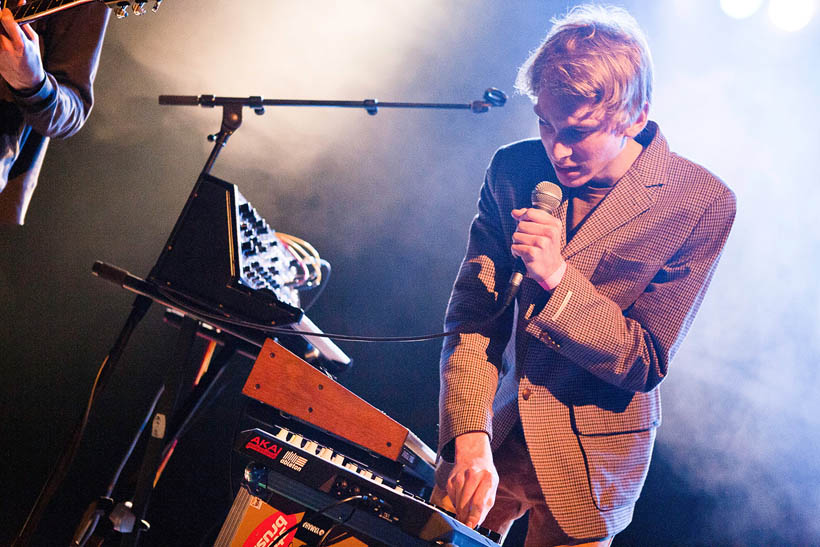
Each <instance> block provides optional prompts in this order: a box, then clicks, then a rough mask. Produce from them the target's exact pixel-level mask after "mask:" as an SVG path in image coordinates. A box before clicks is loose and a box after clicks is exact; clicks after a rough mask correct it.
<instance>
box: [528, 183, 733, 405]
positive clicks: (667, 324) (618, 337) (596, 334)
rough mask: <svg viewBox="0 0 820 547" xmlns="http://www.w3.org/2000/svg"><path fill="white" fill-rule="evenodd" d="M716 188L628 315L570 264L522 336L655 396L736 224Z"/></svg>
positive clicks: (726, 198)
mask: <svg viewBox="0 0 820 547" xmlns="http://www.w3.org/2000/svg"><path fill="white" fill-rule="evenodd" d="M721 188H722V190H723V191H722V192H720V193H719V194H718V195H717V196H716V197H715V198H714V199H713V200H712V201H711V202H710V203H709V204H708V205H707V206H706V207H705V208H704V210H703V212H702V214H701V215H700V217H699V218H698V219H697V221H696V222H695V224H694V226H693V227H692V228H691V232H690V233H689V235H688V237H686V239H685V241H684V243H683V245H682V246H680V248H679V249H678V250H677V252H675V253H674V255H673V256H671V258H670V259H669V260H667V261H666V262H665V263H664V264H662V265H661V266H660V268H659V269H658V270H657V272H656V273H655V274H654V276H653V277H652V279H651V281H650V282H649V284H648V285H647V286H646V288H645V289H644V290H643V292H642V293H641V294H640V295H639V296H638V297H637V299H636V300H635V301H634V303H633V304H632V305H631V306H629V307H628V308H627V309H626V310H622V309H621V307H620V306H619V305H618V304H616V303H615V302H614V301H613V300H611V299H609V298H607V297H606V296H604V295H602V294H600V293H599V292H598V290H597V289H596V287H595V285H594V284H593V282H591V281H590V280H589V279H587V278H586V277H584V276H583V275H582V274H581V273H579V272H578V270H577V269H575V268H573V267H572V266H571V265H570V266H568V268H567V272H566V274H565V275H564V278H563V280H562V281H561V283H560V284H559V285H558V286H557V287H556V288H555V290H554V291H553V292H552V295H551V296H550V297H549V299H548V301H547V302H546V305H545V306H544V307H543V309H540V310H539V311H538V312H537V313H535V314H534V315H533V316H532V317H526V318H525V319H529V321H528V322H527V323H526V325H525V331H526V332H527V333H529V334H531V335H533V336H535V337H536V338H538V339H539V340H541V341H543V342H544V343H546V344H547V345H548V346H549V347H550V348H551V349H552V350H553V351H555V352H557V353H558V354H560V355H562V356H564V357H566V358H567V359H569V360H570V361H572V362H573V363H575V364H577V365H579V366H581V367H583V368H584V369H586V370H587V371H589V372H591V373H592V374H594V375H595V376H597V377H599V378H601V379H602V380H604V381H606V382H607V383H609V384H612V385H615V386H617V387H620V388H622V389H625V390H628V391H633V392H645V391H650V390H652V389H653V388H654V387H655V386H657V385H658V384H659V383H660V382H661V380H663V378H664V377H665V376H666V373H667V368H668V365H669V361H670V360H671V359H672V357H673V356H674V354H675V352H676V351H677V349H678V347H679V346H680V344H681V342H682V341H683V339H684V337H685V335H686V333H687V331H688V329H689V327H690V325H691V324H692V321H693V319H694V317H695V314H696V312H697V310H698V308H699V307H700V304H701V302H702V300H703V297H704V294H705V292H706V289H707V287H708V286H709V282H710V280H711V277H712V275H713V273H714V271H715V268H716V266H717V262H718V259H719V257H720V254H721V251H722V249H723V245H724V243H725V242H726V239H727V237H728V235H729V231H730V229H731V226H732V223H733V221H734V216H735V208H736V205H735V196H734V194H733V193H732V192H731V190H729V189H728V188H726V187H725V186H723V185H722V184H721ZM624 264H627V262H626V261H624ZM631 273H632V272H630V271H629V269H628V268H625V269H624V271H622V272H621V275H622V276H624V278H625V279H626V278H628V277H629V276H630V274H631ZM625 282H627V281H625Z"/></svg>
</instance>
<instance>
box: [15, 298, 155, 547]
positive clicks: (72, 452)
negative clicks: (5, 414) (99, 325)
mask: <svg viewBox="0 0 820 547" xmlns="http://www.w3.org/2000/svg"><path fill="white" fill-rule="evenodd" d="M150 306H151V299H150V298H148V297H147V296H142V295H139V296H137V298H136V299H134V304H133V305H132V308H131V313H130V314H129V315H128V318H127V319H126V320H125V324H124V325H123V327H122V330H121V331H120V334H119V336H118V337H117V340H116V341H115V342H114V345H113V346H112V347H111V350H110V351H109V352H108V355H106V356H105V359H103V361H102V363H101V364H100V367H99V369H98V370H97V376H96V377H95V378H94V383H93V384H92V386H91V393H90V394H89V396H88V402H87V403H86V407H85V411H84V412H83V414H82V416H81V417H80V419H79V421H78V422H77V425H76V426H75V427H74V431H73V432H72V434H71V438H70V440H69V442H68V444H67V445H66V447H65V449H63V451H62V452H61V453H60V458H59V459H58V460H57V463H56V464H55V465H54V467H53V468H52V471H51V474H50V475H49V476H48V479H46V483H45V484H44V485H43V488H42V490H40V494H39V495H38V496H37V500H36V501H35V502H34V506H33V507H32V509H31V511H30V512H29V514H28V517H27V518H26V522H25V523H24V524H23V528H22V529H21V530H20V532H19V533H18V534H17V538H15V540H14V543H13V544H12V545H13V546H14V547H24V546H26V545H28V544H29V543H30V542H31V538H32V536H33V535H34V532H35V531H36V530H37V526H38V525H39V523H40V519H42V517H43V513H44V512H45V510H46V508H47V507H48V504H49V503H50V502H51V498H52V497H54V494H55V493H56V492H57V489H58V488H59V487H60V485H61V484H62V482H63V481H64V480H65V477H66V475H67V474H68V470H69V468H70V467H71V464H72V463H73V461H74V458H75V457H76V456H77V451H78V450H79V448H80V442H81V441H82V439H83V436H84V435H85V428H86V426H87V425H88V418H89V416H90V415H91V409H92V407H93V406H94V402H95V401H96V399H97V397H98V396H99V394H100V393H101V392H102V390H103V388H104V387H105V384H106V383H107V380H108V378H109V377H110V376H111V373H112V370H113V368H114V366H115V365H116V364H117V362H118V361H119V360H120V357H121V356H122V354H123V352H124V351H125V346H126V345H127V344H128V340H129V338H131V334H132V333H133V332H134V329H135V328H136V326H137V324H138V323H139V322H140V321H141V320H142V318H143V317H144V316H145V314H146V312H147V311H148V308H149V307H150Z"/></svg>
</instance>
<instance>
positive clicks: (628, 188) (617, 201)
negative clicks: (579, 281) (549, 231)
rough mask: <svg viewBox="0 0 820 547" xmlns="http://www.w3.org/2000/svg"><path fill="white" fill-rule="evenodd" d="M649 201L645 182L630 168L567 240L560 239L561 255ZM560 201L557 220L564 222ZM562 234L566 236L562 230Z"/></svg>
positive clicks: (601, 234)
mask: <svg viewBox="0 0 820 547" xmlns="http://www.w3.org/2000/svg"><path fill="white" fill-rule="evenodd" d="M651 204H652V196H651V195H650V192H649V191H648V190H647V189H646V185H645V182H643V181H642V180H641V177H640V176H639V175H638V174H637V173H636V172H635V171H634V170H632V169H630V170H629V171H627V172H626V174H625V175H624V176H623V178H622V179H621V180H620V181H618V184H616V185H615V187H614V188H613V189H612V190H610V192H609V194H607V196H606V197H605V198H604V199H603V201H601V203H600V204H598V207H596V208H595V210H593V211H592V213H591V214H590V215H589V217H588V218H587V219H586V220H585V221H584V223H583V224H581V227H580V228H578V231H577V232H576V233H575V235H574V236H573V238H572V240H570V242H569V244H567V243H566V242H564V245H565V246H564V247H563V251H562V254H563V256H564V258H569V257H571V256H572V255H574V254H576V253H578V252H579V251H581V250H583V249H585V248H586V247H588V246H589V245H591V244H592V243H594V242H595V241H597V240H598V239H601V238H602V237H604V236H605V235H607V234H608V233H610V232H612V231H613V230H615V229H616V228H618V227H619V226H622V225H623V224H626V223H627V222H629V221H630V220H632V219H633V218H635V217H637V216H638V215H640V214H641V213H643V212H644V211H646V210H647V209H649V206H650V205H651ZM561 205H562V209H563V211H564V212H563V218H562V219H561V220H562V221H563V222H564V225H566V209H567V204H566V202H563V203H562V204H561ZM562 237H563V238H566V234H565V235H563V236H562Z"/></svg>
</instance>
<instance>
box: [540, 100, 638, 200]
mask: <svg viewBox="0 0 820 547" xmlns="http://www.w3.org/2000/svg"><path fill="white" fill-rule="evenodd" d="M534 110H535V114H536V115H537V116H538V128H539V131H540V133H541V142H542V143H543V145H544V149H545V150H546V151H547V156H549V159H550V162H552V165H553V167H554V168H555V173H556V174H557V175H558V181H559V182H560V183H561V184H563V185H564V186H566V187H571V188H578V187H581V186H583V185H584V184H586V183H588V182H590V181H596V182H600V183H601V184H605V185H611V184H612V183H614V182H615V181H617V180H618V179H620V178H621V176H623V174H624V173H626V170H627V169H629V166H630V165H631V163H632V160H634V157H627V156H628V154H625V153H624V151H625V148H626V143H627V140H628V139H630V138H631V137H633V136H634V135H632V134H631V133H632V132H633V131H632V130H631V128H627V129H626V130H624V131H621V130H617V129H613V128H611V127H610V125H611V124H610V120H608V119H606V118H605V114H604V112H603V109H593V108H592V107H591V106H590V104H589V103H585V102H579V101H573V100H571V99H567V98H563V97H556V96H554V95H553V94H552V93H550V91H549V90H544V91H542V92H541V93H540V94H539V95H538V100H537V102H536V103H535V108H534ZM640 126H641V127H642V126H643V121H642V122H641V124H640ZM628 133H629V134H628ZM635 135H637V132H635Z"/></svg>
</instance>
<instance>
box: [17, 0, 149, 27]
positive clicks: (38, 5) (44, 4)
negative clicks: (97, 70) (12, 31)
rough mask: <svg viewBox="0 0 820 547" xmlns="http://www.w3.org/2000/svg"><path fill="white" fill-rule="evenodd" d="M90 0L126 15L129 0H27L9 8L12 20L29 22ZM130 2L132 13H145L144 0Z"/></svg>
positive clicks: (120, 14) (119, 15)
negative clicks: (20, 4)
mask: <svg viewBox="0 0 820 547" xmlns="http://www.w3.org/2000/svg"><path fill="white" fill-rule="evenodd" d="M13 1H14V0H2V5H5V4H6V3H8V2H13ZM91 2H100V3H102V4H105V5H107V6H108V7H109V8H112V9H113V10H114V13H115V15H116V16H117V18H118V19H121V18H123V17H125V16H126V15H128V4H129V2H127V1H125V0H29V1H28V2H26V3H25V4H23V5H22V6H15V7H10V6H9V9H10V10H11V13H12V15H14V20H15V21H17V22H18V23H30V22H32V21H35V20H37V19H41V18H43V17H47V16H49V15H53V14H55V13H59V12H61V11H63V10H67V9H70V8H73V7H74V6H80V5H82V4H89V3H91ZM161 3H162V0H154V7H153V9H152V11H157V10H158V9H159V5H160V4H161ZM131 4H132V5H131V11H132V12H133V13H134V15H142V14H143V13H145V4H146V0H134V1H132V2H131Z"/></svg>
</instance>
